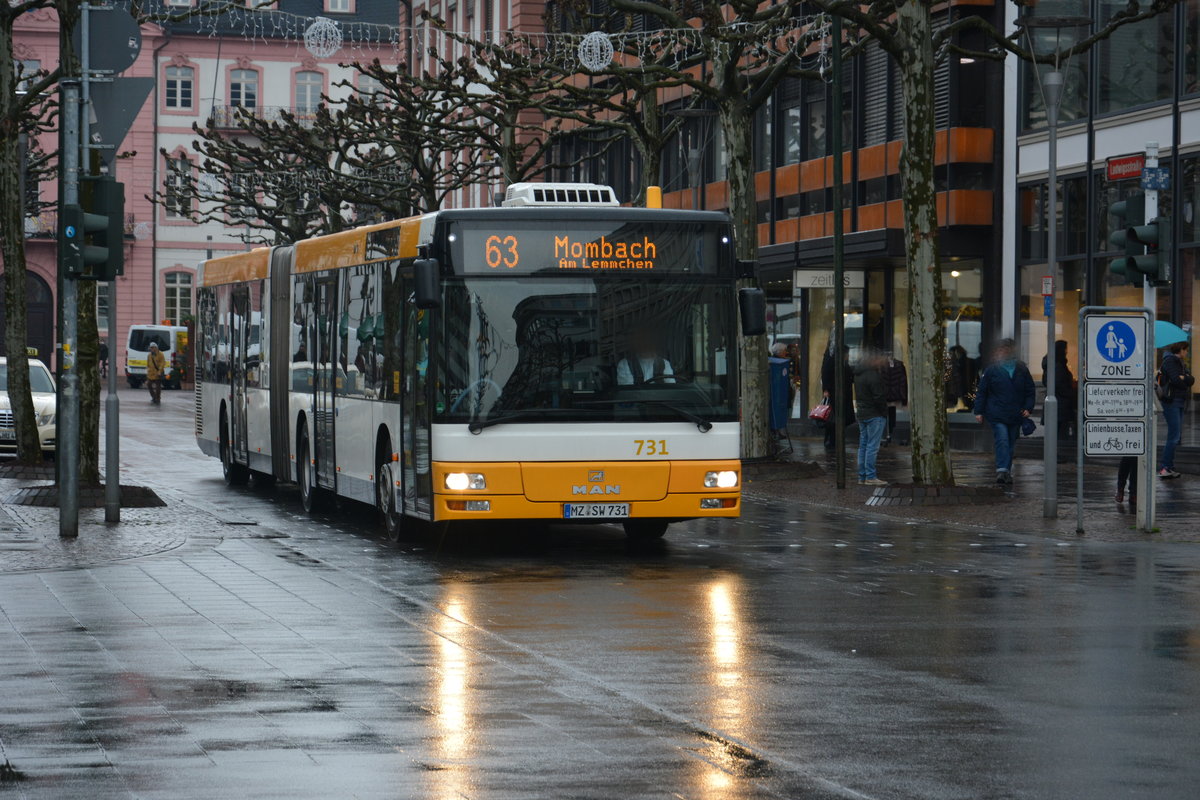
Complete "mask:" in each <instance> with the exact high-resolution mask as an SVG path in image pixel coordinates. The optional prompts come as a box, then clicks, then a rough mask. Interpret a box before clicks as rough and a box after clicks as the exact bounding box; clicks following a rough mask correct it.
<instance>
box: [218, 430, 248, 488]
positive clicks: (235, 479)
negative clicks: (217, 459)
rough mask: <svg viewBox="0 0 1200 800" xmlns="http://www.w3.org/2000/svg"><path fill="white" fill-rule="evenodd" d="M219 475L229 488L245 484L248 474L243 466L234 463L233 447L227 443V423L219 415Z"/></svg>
mask: <svg viewBox="0 0 1200 800" xmlns="http://www.w3.org/2000/svg"><path fill="white" fill-rule="evenodd" d="M221 473H222V474H223V475H224V476H225V483H227V484H229V485H230V486H240V485H241V484H243V483H245V482H246V478H248V477H249V473H250V470H248V469H246V467H245V466H244V465H242V464H237V463H234V460H233V445H232V444H231V443H230V442H229V422H228V420H227V419H226V417H225V415H224V414H221Z"/></svg>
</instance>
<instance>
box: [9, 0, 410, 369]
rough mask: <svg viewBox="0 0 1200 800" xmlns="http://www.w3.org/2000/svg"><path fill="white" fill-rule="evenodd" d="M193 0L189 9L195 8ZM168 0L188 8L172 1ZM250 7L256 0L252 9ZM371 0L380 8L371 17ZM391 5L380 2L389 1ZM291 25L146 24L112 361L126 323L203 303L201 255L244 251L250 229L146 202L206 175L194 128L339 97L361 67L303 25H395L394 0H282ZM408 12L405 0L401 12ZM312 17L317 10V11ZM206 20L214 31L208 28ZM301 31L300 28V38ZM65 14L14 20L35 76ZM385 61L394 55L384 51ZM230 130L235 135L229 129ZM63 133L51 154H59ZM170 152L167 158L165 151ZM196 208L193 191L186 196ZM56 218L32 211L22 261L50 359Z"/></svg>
mask: <svg viewBox="0 0 1200 800" xmlns="http://www.w3.org/2000/svg"><path fill="white" fill-rule="evenodd" d="M194 4H195V3H194V0H193V5H194ZM165 5H186V2H183V0H171V1H170V2H168V3H166V4H165ZM248 5H249V4H248ZM365 5H368V6H374V7H375V8H374V9H372V10H371V11H370V12H364V11H363V7H364V6H365ZM388 6H390V8H387V9H385V8H383V7H388ZM269 8H270V9H273V10H277V11H278V12H279V13H280V14H281V15H286V16H285V17H284V16H281V18H282V19H284V21H285V23H286V24H284V25H275V24H274V23H272V24H270V25H266V26H264V27H265V28H266V29H267V30H270V31H274V32H276V35H274V36H264V35H261V34H260V35H255V36H250V35H246V26H245V24H244V23H242V24H241V25H239V24H229V25H228V26H227V28H226V29H224V30H222V29H220V28H219V29H218V30H217V31H216V35H214V32H213V30H212V23H211V22H208V23H196V24H194V25H193V26H192V27H188V26H187V25H180V24H176V25H175V26H173V27H172V29H171V30H169V31H167V30H164V28H163V27H160V26H157V25H143V26H142V49H141V53H140V55H139V57H138V59H137V61H136V62H135V63H134V65H133V66H132V67H130V68H129V69H128V70H127V71H126V72H125V73H124V76H128V77H152V78H154V80H155V88H154V91H153V92H152V93H151V95H150V97H149V98H148V99H147V100H146V103H145V104H144V105H143V107H142V109H141V111H140V113H139V114H138V115H137V118H136V120H135V121H134V123H133V125H132V126H131V128H130V130H129V133H128V135H127V136H126V138H125V140H124V142H122V143H121V145H120V147H119V151H120V152H122V153H129V154H130V155H129V156H128V157H126V158H122V159H119V160H118V161H117V163H116V167H115V175H116V178H117V180H119V181H121V182H123V183H124V184H125V212H126V225H125V234H126V235H125V241H124V247H125V274H124V275H123V276H122V277H121V278H120V279H118V281H117V313H118V326H117V330H116V331H114V332H109V331H108V330H107V329H106V324H107V320H106V305H105V304H106V303H107V302H108V297H107V294H108V291H107V286H106V285H103V284H102V285H101V288H100V303H99V305H100V308H99V309H98V312H99V313H98V323H99V325H100V329H101V339H102V340H105V341H108V342H109V343H110V348H109V349H110V358H111V359H112V363H113V364H114V365H115V366H116V367H117V368H118V369H121V368H123V364H124V353H125V342H126V339H127V332H128V329H129V326H130V325H134V324H148V323H160V322H166V323H170V324H184V323H185V322H186V321H187V320H188V319H189V318H190V317H191V315H192V313H193V311H194V308H195V275H196V271H197V268H198V266H199V264H200V262H201V261H203V260H204V259H206V258H208V257H210V256H212V255H219V254H221V253H223V252H230V251H233V252H238V251H243V250H246V249H248V247H249V245H247V244H246V243H245V242H244V236H245V234H246V232H247V229H246V227H245V226H244V225H240V224H237V221H235V220H232V219H231V220H226V221H225V222H224V223H220V222H212V223H203V224H198V223H195V222H192V221H191V220H190V219H189V218H188V214H187V213H186V212H187V208H185V207H182V206H180V207H176V208H167V207H164V206H162V205H155V204H154V203H152V202H151V201H150V200H149V199H147V198H148V197H150V196H154V195H155V194H156V192H157V191H160V190H161V189H162V188H163V187H165V186H167V185H168V184H169V182H170V178H171V174H172V170H177V169H189V170H191V171H192V172H193V174H196V175H197V176H198V177H200V178H203V176H200V175H199V173H198V170H199V169H200V163H199V162H200V160H199V158H198V157H197V156H196V153H195V147H194V144H193V143H194V140H195V139H196V135H195V133H194V132H193V131H192V127H191V126H192V125H193V124H197V125H200V126H205V125H207V124H209V123H210V121H215V123H216V124H221V121H222V120H232V119H233V118H234V117H235V114H233V113H232V112H231V111H230V109H231V108H232V107H234V106H240V107H242V108H247V109H250V108H253V109H260V110H262V111H264V112H270V111H273V110H275V109H279V108H286V109H291V110H293V111H295V110H300V111H303V110H305V109H308V108H314V107H315V106H316V104H317V103H319V102H320V99H321V96H322V94H323V93H328V94H330V95H331V96H332V98H333V99H334V100H335V101H336V99H337V98H338V96H339V94H344V93H346V92H348V91H350V90H347V89H337V88H332V87H334V85H335V84H336V83H338V82H340V81H343V80H347V81H349V82H350V83H352V84H353V83H354V76H355V75H356V74H357V73H356V72H355V71H354V70H353V69H351V68H346V67H341V66H339V61H343V62H344V61H350V60H352V59H353V55H352V54H348V53H347V52H339V53H334V54H332V55H331V56H329V57H328V58H325V59H316V58H314V57H313V56H312V55H311V54H310V53H309V52H308V51H307V50H305V48H304V43H303V40H302V31H303V30H304V27H305V26H306V25H307V24H309V23H310V22H311V20H312V18H313V17H314V16H317V15H320V16H325V17H326V18H328V19H332V20H333V21H335V22H338V23H340V24H346V25H353V24H354V23H356V22H371V23H375V24H379V23H383V24H389V25H396V24H397V23H398V21H399V18H398V16H397V8H396V7H395V6H393V5H392V4H388V3H379V4H375V3H371V4H364V3H361V2H359V3H354V2H349V3H346V2H345V1H344V0H278V1H277V2H275V3H273V4H271V5H270V6H269ZM398 13H399V15H400V16H401V17H402V16H403V15H404V14H405V11H404V9H403V6H401V8H400V9H399V11H398ZM310 15H311V16H310ZM206 25H207V27H205V26H206ZM297 32H299V35H297ZM58 37H59V30H58V20H57V17H56V15H55V14H54V13H53V12H50V11H37V12H31V13H28V14H25V15H23V16H22V17H21V19H20V20H19V21H18V24H17V27H16V36H15V42H14V44H15V57H16V58H17V59H18V60H19V61H22V62H24V67H25V69H26V70H27V71H28V70H30V69H36V68H46V69H53V68H54V67H55V66H57V64H58V61H59V46H58ZM374 55H377V56H379V57H381V59H383V60H387V57H388V56H389V55H391V51H390V50H388V51H387V52H385V53H376V54H374ZM224 132H225V133H227V134H236V133H237V131H236V130H234V129H230V128H227V129H226V130H225V131H224ZM56 136H57V135H56V134H54V135H52V136H51V137H50V139H49V140H47V141H46V142H45V147H44V149H47V150H49V151H53V150H55V149H57V141H56ZM163 151H165V152H166V153H167V155H166V156H164V155H163V154H162V153H163ZM57 191H58V190H57V186H56V185H54V184H52V183H44V184H42V185H41V186H32V185H28V186H27V192H28V193H30V194H32V193H33V192H37V193H38V196H39V197H40V198H41V199H42V200H43V201H46V202H54V201H55V200H56V199H57ZM182 202H186V203H188V204H191V203H196V202H200V201H199V200H197V199H196V198H186V199H185V200H181V203H182ZM56 233H57V224H56V214H55V212H54V211H47V212H44V213H42V214H41V215H39V216H38V217H30V218H27V220H26V225H25V234H26V235H25V242H26V259H27V262H28V268H29V275H30V283H31V287H30V292H29V303H28V313H29V332H28V342H29V344H30V345H31V346H34V347H37V348H38V350H39V353H40V354H41V355H42V356H44V357H46V358H50V354H51V353H52V352H53V347H54V342H55V340H56V334H55V330H56V328H55V326H56V316H55V303H56V294H57V290H56V283H57V263H56V262H57V244H56V238H55V237H56Z"/></svg>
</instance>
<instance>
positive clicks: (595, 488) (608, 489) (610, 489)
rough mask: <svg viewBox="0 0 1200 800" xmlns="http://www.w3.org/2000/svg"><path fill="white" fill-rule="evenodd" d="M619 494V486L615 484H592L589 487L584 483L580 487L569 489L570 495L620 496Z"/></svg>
mask: <svg viewBox="0 0 1200 800" xmlns="http://www.w3.org/2000/svg"><path fill="white" fill-rule="evenodd" d="M620 493H621V485H620V484H616V483H615V484H612V485H606V484H599V483H594V484H592V485H591V486H589V485H588V484H586V483H585V484H583V485H582V486H572V487H571V494H620Z"/></svg>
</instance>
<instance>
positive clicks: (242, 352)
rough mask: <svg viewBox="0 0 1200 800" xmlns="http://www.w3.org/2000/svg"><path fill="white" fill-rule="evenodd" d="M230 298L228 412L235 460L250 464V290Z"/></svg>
mask: <svg viewBox="0 0 1200 800" xmlns="http://www.w3.org/2000/svg"><path fill="white" fill-rule="evenodd" d="M232 294H233V296H232V297H231V298H230V299H231V303H230V324H229V366H230V374H231V377H232V379H233V381H232V383H233V385H232V387H231V388H232V397H231V400H232V402H231V403H230V409H229V427H230V445H231V451H232V453H233V460H234V461H236V462H237V463H239V464H247V463H249V461H250V455H249V450H248V438H249V430H248V428H247V425H246V415H247V408H246V355H247V348H248V347H249V346H250V324H249V323H250V290H249V288H248V287H246V286H235V287H234V288H233V293H232Z"/></svg>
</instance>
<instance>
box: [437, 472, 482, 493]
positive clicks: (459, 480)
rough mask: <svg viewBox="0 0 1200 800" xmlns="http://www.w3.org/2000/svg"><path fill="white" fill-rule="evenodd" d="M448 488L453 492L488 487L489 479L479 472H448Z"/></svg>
mask: <svg viewBox="0 0 1200 800" xmlns="http://www.w3.org/2000/svg"><path fill="white" fill-rule="evenodd" d="M446 488H447V489H449V490H450V491H452V492H463V491H466V490H467V489H486V488H487V480H486V479H484V477H483V475H482V474H481V473H478V472H447V473H446Z"/></svg>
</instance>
